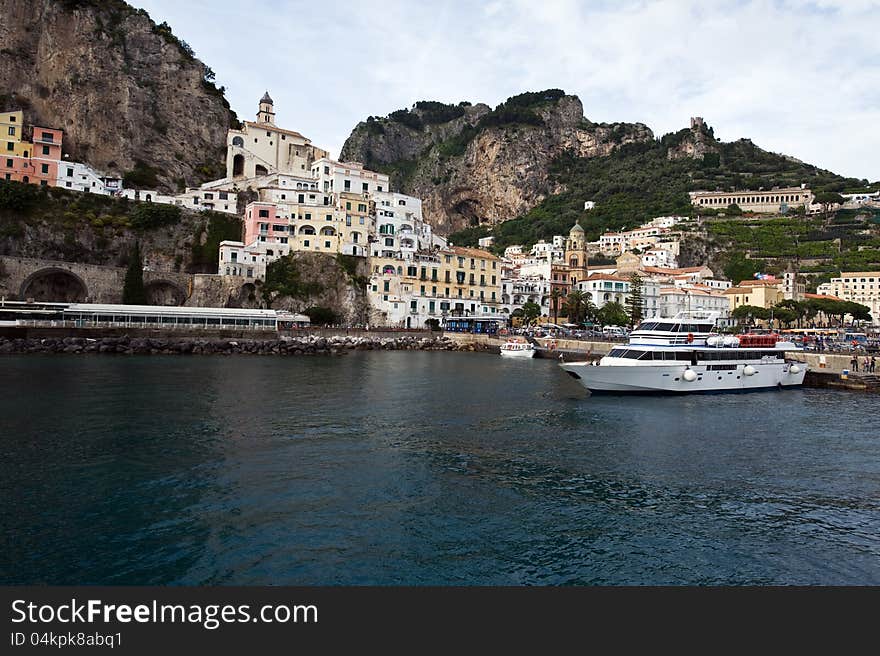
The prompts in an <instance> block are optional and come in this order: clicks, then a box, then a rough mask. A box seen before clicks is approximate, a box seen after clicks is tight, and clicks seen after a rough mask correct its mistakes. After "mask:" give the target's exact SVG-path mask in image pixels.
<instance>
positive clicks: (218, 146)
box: [0, 0, 237, 189]
mask: <svg viewBox="0 0 880 656" xmlns="http://www.w3.org/2000/svg"><path fill="white" fill-rule="evenodd" d="M0 16H2V20H0V44H2V49H0V111H3V110H14V109H23V110H24V111H25V118H26V122H27V123H34V124H38V125H44V126H47V127H56V128H61V129H63V130H64V133H65V139H64V152H65V153H69V154H70V157H71V159H73V160H75V161H84V162H87V163H89V164H91V165H93V166H95V167H97V168H99V169H102V170H106V171H108V172H111V173H115V174H128V176H127V178H128V181H129V183H130V184H132V185H138V186H147V187H149V186H156V185H161V186H162V187H164V188H166V189H177V188H179V187H181V186H183V185H184V184H187V183H189V184H194V183H196V182H200V181H203V180H206V179H209V178H211V177H213V176H217V175H218V174H221V171H219V170H218V167H219V165H220V163H221V162H222V158H223V152H224V148H225V143H226V130H227V128H228V127H229V126H230V124H234V123H237V120H236V118H235V114H234V113H233V112H231V111H230V109H229V103H228V102H227V101H226V99H225V98H224V96H223V89H222V88H220V89H218V88H217V87H216V86H215V85H214V83H213V78H214V74H213V72H212V71H211V70H210V68H208V67H207V66H205V64H203V63H202V62H201V61H199V60H198V59H196V58H195V56H194V55H193V52H192V49H191V48H190V47H189V46H188V45H187V44H186V43H185V42H183V41H181V40H180V39H178V38H177V37H176V36H175V35H174V34H173V33H172V31H171V28H170V27H169V26H168V25H167V24H165V23H162V24H161V25H156V24H155V23H154V22H153V21H152V20H151V19H150V17H149V16H148V15H147V13H146V12H145V11H143V10H137V9H135V8H133V7H131V6H130V5H128V4H126V3H125V2H122V0H0Z"/></svg>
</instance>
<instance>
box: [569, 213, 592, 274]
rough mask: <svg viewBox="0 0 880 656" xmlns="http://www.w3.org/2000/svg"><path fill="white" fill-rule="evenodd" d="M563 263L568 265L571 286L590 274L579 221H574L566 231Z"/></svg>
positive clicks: (585, 244) (585, 243) (584, 240)
mask: <svg viewBox="0 0 880 656" xmlns="http://www.w3.org/2000/svg"><path fill="white" fill-rule="evenodd" d="M565 263H566V264H567V265H568V271H569V278H570V280H571V285H572V287H574V285H576V284H577V283H578V282H580V281H581V280H586V279H587V276H589V275H590V274H589V265H588V264H587V239H586V237H585V236H584V229H583V228H581V224H580V223H579V222H575V224H574V226H572V228H571V230H569V232H568V239H566V240H565Z"/></svg>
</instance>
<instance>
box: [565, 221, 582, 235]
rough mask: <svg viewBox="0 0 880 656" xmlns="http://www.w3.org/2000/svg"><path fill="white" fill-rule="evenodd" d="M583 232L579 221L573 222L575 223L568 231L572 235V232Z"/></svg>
mask: <svg viewBox="0 0 880 656" xmlns="http://www.w3.org/2000/svg"><path fill="white" fill-rule="evenodd" d="M583 231H584V229H583V228H581V223H580V221H575V222H574V225H573V226H572V227H571V230H569V233H572V232H583Z"/></svg>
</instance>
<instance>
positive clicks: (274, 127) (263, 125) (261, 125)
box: [244, 121, 322, 150]
mask: <svg viewBox="0 0 880 656" xmlns="http://www.w3.org/2000/svg"><path fill="white" fill-rule="evenodd" d="M244 124H245V125H247V126H250V127H254V128H259V129H260V130H269V131H270V132H278V133H280V134H288V135H290V136H292V137H299V138H300V139H304V140H305V142H306V143H307V144H311V143H312V142H311V140H310V139H307V138H306V137H304V136H303V135H301V134H300V133H299V132H294V131H293V130H285V129H283V128H279V127H278V126H277V125H272V124H271V123H257V122H255V121H245V122H244ZM318 150H322V149H320V148H319V149H318Z"/></svg>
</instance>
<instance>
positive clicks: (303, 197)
mask: <svg viewBox="0 0 880 656" xmlns="http://www.w3.org/2000/svg"><path fill="white" fill-rule="evenodd" d="M297 202H298V203H305V202H306V195H305V194H300V195H299V200H297Z"/></svg>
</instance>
